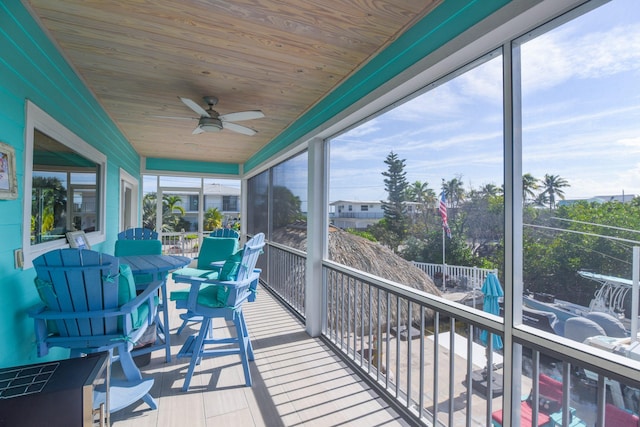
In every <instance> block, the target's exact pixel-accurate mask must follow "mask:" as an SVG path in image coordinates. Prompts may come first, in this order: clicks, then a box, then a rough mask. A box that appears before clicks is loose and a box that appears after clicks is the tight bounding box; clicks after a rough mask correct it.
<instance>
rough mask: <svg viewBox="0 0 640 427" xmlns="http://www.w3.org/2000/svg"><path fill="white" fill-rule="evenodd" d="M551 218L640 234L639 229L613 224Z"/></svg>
mask: <svg viewBox="0 0 640 427" xmlns="http://www.w3.org/2000/svg"><path fill="white" fill-rule="evenodd" d="M551 219H557V220H558V221H567V222H577V223H578V224H586V225H595V226H598V227H604V228H611V229H613V230H620V231H629V232H631V233H638V234H640V231H639V230H632V229H630V228H622V227H614V226H613V225H604V224H596V223H594V222H586V221H578V220H576V219H567V218H558V217H556V216H554V217H551Z"/></svg>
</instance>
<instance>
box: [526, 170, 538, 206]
mask: <svg viewBox="0 0 640 427" xmlns="http://www.w3.org/2000/svg"><path fill="white" fill-rule="evenodd" d="M538 182H539V181H538V178H535V177H534V176H533V175H531V174H530V173H525V174H524V175H522V204H523V205H526V204H527V199H529V198H531V199H534V198H535V197H536V193H535V190H537V189H538V188H540V185H538Z"/></svg>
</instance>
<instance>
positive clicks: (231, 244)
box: [172, 229, 238, 335]
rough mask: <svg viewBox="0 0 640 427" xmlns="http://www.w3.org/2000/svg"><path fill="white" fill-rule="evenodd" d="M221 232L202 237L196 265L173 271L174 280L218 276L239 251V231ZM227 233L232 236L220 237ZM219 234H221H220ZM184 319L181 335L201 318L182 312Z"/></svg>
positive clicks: (180, 328) (179, 332)
mask: <svg viewBox="0 0 640 427" xmlns="http://www.w3.org/2000/svg"><path fill="white" fill-rule="evenodd" d="M219 230H220V232H217V231H215V230H214V231H213V232H212V233H214V235H215V236H214V237H205V238H203V239H202V244H201V245H200V251H199V252H198V256H197V257H196V265H195V267H185V268H181V269H180V270H176V271H174V272H173V275H172V277H173V280H174V281H176V278H177V280H178V281H180V280H183V278H185V277H199V278H214V279H215V278H217V277H218V272H219V271H220V268H221V267H222V265H223V264H224V262H225V261H226V260H227V258H229V257H230V256H232V255H234V254H235V253H236V252H237V251H238V233H236V232H235V231H234V230H229V231H232V232H233V233H235V235H234V234H231V233H225V232H224V230H227V229H219ZM223 234H226V235H227V236H230V237H219V236H222V235H223ZM218 235H219V236H218ZM180 318H181V319H182V325H180V327H179V328H178V330H177V334H178V335H180V334H181V333H182V331H183V330H184V328H185V327H186V326H187V324H188V323H189V322H198V321H200V320H201V318H200V317H199V316H195V315H194V314H193V313H189V312H188V311H187V312H186V313H182V314H180Z"/></svg>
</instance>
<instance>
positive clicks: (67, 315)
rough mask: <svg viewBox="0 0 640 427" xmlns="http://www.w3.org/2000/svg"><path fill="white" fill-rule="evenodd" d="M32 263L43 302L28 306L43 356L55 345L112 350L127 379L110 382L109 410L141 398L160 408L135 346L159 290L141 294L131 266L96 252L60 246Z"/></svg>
mask: <svg viewBox="0 0 640 427" xmlns="http://www.w3.org/2000/svg"><path fill="white" fill-rule="evenodd" d="M33 264H34V267H35V270H36V278H35V284H36V288H37V290H38V294H39V295H40V298H41V300H42V303H40V304H38V305H36V306H34V307H33V308H32V309H30V310H29V316H31V317H32V318H33V319H34V323H35V335H36V345H37V352H38V356H40V357H42V356H45V355H47V354H48V352H49V349H50V348H52V347H63V348H68V349H70V351H71V356H72V357H79V356H81V355H83V354H89V353H95V352H102V351H108V352H109V354H110V355H111V358H112V361H119V362H120V365H121V366H122V371H123V373H124V375H125V378H126V380H125V381H118V380H114V379H112V380H111V388H110V395H111V401H110V412H115V411H117V410H119V409H122V408H124V407H126V406H129V405H130V404H132V403H134V402H136V401H138V400H140V399H142V400H143V401H144V402H146V403H147V404H148V405H149V406H150V407H151V409H156V408H157V405H156V402H155V401H154V399H153V397H151V395H150V394H149V390H150V389H151V387H152V386H153V379H152V378H150V379H143V378H142V375H141V374H140V370H139V369H138V367H137V366H136V365H135V363H134V361H133V358H132V356H131V349H132V347H133V344H134V343H135V342H136V341H137V340H139V339H140V337H141V336H142V335H143V334H144V332H145V331H146V329H147V327H148V326H149V325H150V324H151V322H152V321H153V317H154V313H155V306H154V304H155V302H154V295H155V294H157V292H158V290H157V288H153V287H150V288H148V289H146V290H145V292H143V293H142V294H140V295H137V296H136V289H135V283H134V280H133V277H132V275H131V270H130V269H129V267H128V266H120V265H119V262H118V258H116V257H114V256H111V255H107V254H103V253H100V252H96V251H91V250H84V249H71V248H70V249H57V250H53V251H50V252H47V253H45V254H43V255H41V256H39V257H37V258H36V259H35V260H34V261H33ZM114 350H116V351H115V352H114Z"/></svg>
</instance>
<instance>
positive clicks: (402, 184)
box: [382, 151, 409, 251]
mask: <svg viewBox="0 0 640 427" xmlns="http://www.w3.org/2000/svg"><path fill="white" fill-rule="evenodd" d="M384 162H385V163H386V164H387V167H388V169H387V170H386V171H385V172H382V175H383V176H384V177H385V179H384V189H385V190H386V192H387V200H386V201H382V210H383V211H384V219H385V220H386V221H385V224H386V228H387V230H388V231H389V232H390V233H392V234H391V235H394V236H396V238H394V239H393V240H392V241H389V240H387V241H386V242H385V243H388V244H389V246H390V247H391V248H392V249H393V250H394V251H395V250H396V249H397V247H398V245H399V244H400V242H401V241H402V239H403V238H404V236H405V235H406V222H407V218H406V206H405V204H404V202H405V196H406V191H407V187H408V186H409V184H408V182H407V178H406V175H407V173H406V172H405V171H404V167H405V160H404V159H403V160H400V159H399V158H398V156H397V154H395V153H394V152H393V151H392V152H391V153H389V155H388V156H387V158H386V160H385V161H384ZM396 239H397V241H396Z"/></svg>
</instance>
